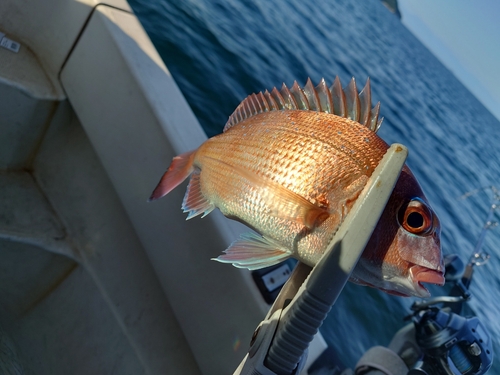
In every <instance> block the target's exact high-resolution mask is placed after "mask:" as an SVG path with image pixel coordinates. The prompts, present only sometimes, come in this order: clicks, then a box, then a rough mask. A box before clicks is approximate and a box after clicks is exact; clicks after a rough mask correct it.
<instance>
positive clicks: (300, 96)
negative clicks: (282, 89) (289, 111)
mask: <svg viewBox="0 0 500 375" xmlns="http://www.w3.org/2000/svg"><path fill="white" fill-rule="evenodd" d="M290 92H291V93H292V95H293V96H294V98H295V101H296V102H297V109H304V110H308V109H309V108H310V107H309V102H308V101H307V97H306V96H305V94H304V91H302V88H301V87H300V86H299V84H298V83H297V81H293V86H292V89H291V90H290Z"/></svg>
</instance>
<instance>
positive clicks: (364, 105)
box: [359, 78, 372, 127]
mask: <svg viewBox="0 0 500 375" xmlns="http://www.w3.org/2000/svg"><path fill="white" fill-rule="evenodd" d="M359 102H360V114H359V122H360V123H361V124H363V125H365V126H367V127H370V120H371V119H370V112H371V108H370V107H371V105H372V99H371V90H370V78H368V79H367V80H366V84H365V87H363V90H361V92H360V93H359Z"/></svg>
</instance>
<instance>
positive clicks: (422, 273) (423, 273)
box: [410, 265, 445, 297]
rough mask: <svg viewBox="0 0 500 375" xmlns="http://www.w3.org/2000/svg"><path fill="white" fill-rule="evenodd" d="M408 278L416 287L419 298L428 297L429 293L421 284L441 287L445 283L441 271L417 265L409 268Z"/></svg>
mask: <svg viewBox="0 0 500 375" xmlns="http://www.w3.org/2000/svg"><path fill="white" fill-rule="evenodd" d="M410 278H411V280H412V281H413V283H414V285H415V286H416V292H417V294H418V295H419V296H420V297H429V296H430V293H429V291H428V290H427V288H426V287H425V286H424V285H422V283H426V284H435V285H439V286H442V285H444V282H445V278H444V272H443V271H441V270H433V269H430V268H426V267H422V266H418V265H415V266H413V267H411V268H410Z"/></svg>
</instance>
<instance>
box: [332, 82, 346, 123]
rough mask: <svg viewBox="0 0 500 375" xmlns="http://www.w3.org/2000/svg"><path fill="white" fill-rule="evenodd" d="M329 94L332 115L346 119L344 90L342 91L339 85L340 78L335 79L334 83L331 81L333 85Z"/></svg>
mask: <svg viewBox="0 0 500 375" xmlns="http://www.w3.org/2000/svg"><path fill="white" fill-rule="evenodd" d="M330 92H331V93H332V100H333V104H334V112H333V113H334V114H335V115H337V116H340V117H346V112H347V110H346V106H345V94H344V90H342V84H341V83H340V78H339V77H338V76H337V77H335V81H333V85H332V87H331V88H330Z"/></svg>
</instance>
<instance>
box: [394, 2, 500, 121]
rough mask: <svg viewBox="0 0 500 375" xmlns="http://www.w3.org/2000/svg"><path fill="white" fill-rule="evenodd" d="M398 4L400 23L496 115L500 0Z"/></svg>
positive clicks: (498, 105) (499, 76) (499, 86)
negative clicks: (400, 15) (400, 16)
mask: <svg viewBox="0 0 500 375" xmlns="http://www.w3.org/2000/svg"><path fill="white" fill-rule="evenodd" d="M398 5H399V10H400V12H401V14H402V18H401V21H402V22H403V24H404V25H405V26H406V27H407V28H408V29H409V30H410V31H411V32H412V33H413V34H414V35H415V36H416V37H417V38H418V39H420V41H421V42H422V43H423V44H424V45H426V47H427V48H428V49H429V50H430V51H431V52H432V53H433V54H434V55H436V56H437V58H438V59H439V60H441V62H442V63H443V64H444V65H445V66H446V67H447V68H448V69H449V70H450V71H451V72H452V73H453V74H454V75H455V76H456V77H457V78H458V79H459V80H460V81H461V82H462V83H463V84H464V85H465V86H466V87H467V88H468V89H469V91H471V92H472V93H473V94H474V95H475V96H476V97H477V98H478V99H479V100H480V101H481V102H482V103H483V104H484V106H485V107H486V108H488V110H489V111H490V112H491V113H492V114H493V115H494V116H495V117H496V118H497V119H499V120H500V1H499V0H398Z"/></svg>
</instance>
